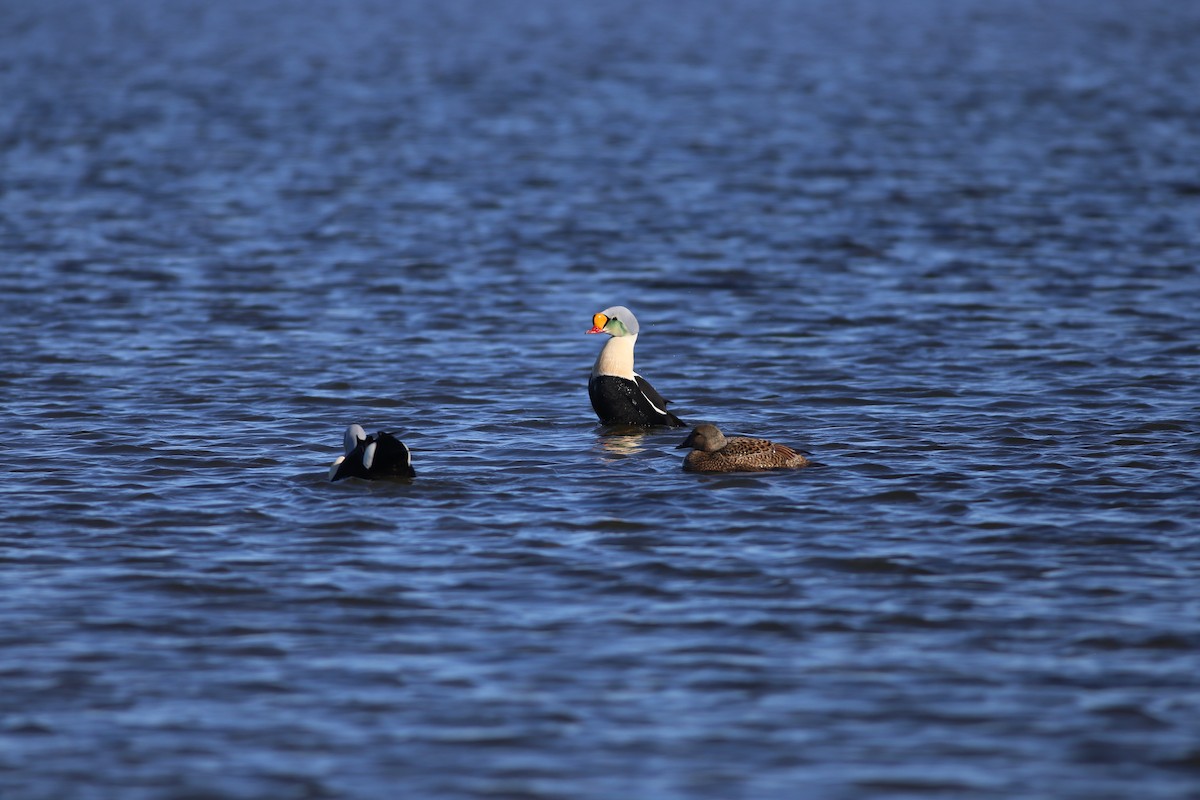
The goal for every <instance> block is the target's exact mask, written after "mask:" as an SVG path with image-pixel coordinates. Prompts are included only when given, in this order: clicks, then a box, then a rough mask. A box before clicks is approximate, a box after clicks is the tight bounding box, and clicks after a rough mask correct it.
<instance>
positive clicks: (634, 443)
mask: <svg viewBox="0 0 1200 800" xmlns="http://www.w3.org/2000/svg"><path fill="white" fill-rule="evenodd" d="M650 434H651V431H649V430H647V429H645V428H638V427H635V426H632V425H610V426H607V427H604V428H603V429H602V430H601V431H600V432H599V433H598V434H597V435H596V446H597V447H599V448H600V450H602V451H603V452H604V453H605V454H607V455H609V456H611V457H612V458H610V459H608V460H610V461H611V460H613V459H615V458H627V457H629V456H632V455H636V454H638V453H641V452H643V451H644V450H645V449H646V442H647V437H648V436H650ZM661 435H662V433H661V432H657V433H656V437H659V436H661Z"/></svg>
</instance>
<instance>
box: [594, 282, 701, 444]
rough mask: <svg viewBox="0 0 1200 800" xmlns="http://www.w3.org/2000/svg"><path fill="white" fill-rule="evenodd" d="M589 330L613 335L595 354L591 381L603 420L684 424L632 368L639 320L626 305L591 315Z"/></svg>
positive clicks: (596, 404) (596, 408)
mask: <svg viewBox="0 0 1200 800" xmlns="http://www.w3.org/2000/svg"><path fill="white" fill-rule="evenodd" d="M588 333H607V334H608V335H609V336H610V337H611V338H610V339H609V340H608V341H607V342H605V343H604V347H603V348H602V349H601V350H600V355H598V356H597V357H596V364H595V365H594V366H593V367H592V377H591V379H590V380H589V381H588V397H590V398H591V399H592V408H593V409H594V410H595V411H596V416H597V417H599V418H600V421H601V422H602V423H604V424H605V425H638V426H641V427H649V426H651V425H668V426H670V427H672V428H680V427H683V422H682V421H680V419H679V417H677V416H675V415H674V414H672V413H671V412H670V411H667V401H666V400H664V399H663V396H662V395H661V394H659V393H658V392H656V391H654V387H653V386H651V385H650V382H649V381H647V380H646V379H645V378H643V377H642V376H641V375H638V374H637V373H636V372H634V371H633V344H634V342H636V341H637V335H638V321H637V317H635V316H633V312H632V311H630V310H629V309H628V308H626V307H625V306H613V307H612V308H606V309H604V310H603V311H601V312H600V313H599V314H596V315H595V316H593V317H592V329H591V330H590V331H588Z"/></svg>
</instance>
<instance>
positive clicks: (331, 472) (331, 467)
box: [329, 456, 346, 480]
mask: <svg viewBox="0 0 1200 800" xmlns="http://www.w3.org/2000/svg"><path fill="white" fill-rule="evenodd" d="M345 460H346V457H345V456H338V457H337V458H336V459H334V461H333V463H332V464H330V465H329V480H333V478H334V476H335V475H337V470H338V467H340V466H341V465H342V462H343V461H345Z"/></svg>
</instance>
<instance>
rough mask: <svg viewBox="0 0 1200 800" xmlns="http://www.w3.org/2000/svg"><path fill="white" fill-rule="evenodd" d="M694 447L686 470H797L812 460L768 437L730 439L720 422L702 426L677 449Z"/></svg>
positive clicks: (685, 464) (687, 461)
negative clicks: (722, 430)
mask: <svg viewBox="0 0 1200 800" xmlns="http://www.w3.org/2000/svg"><path fill="white" fill-rule="evenodd" d="M685 447H691V448H693V450H692V452H690V453H688V454H687V456H686V457H685V458H684V459H683V469H684V471H686V472H760V471H762V470H767V469H795V468H796V467H805V466H808V465H809V464H810V463H811V462H810V461H809V460H808V459H807V458H805V457H804V456H802V455H800V454H799V453H797V452H796V451H795V450H793V449H792V448H790V447H788V446H786V445H782V444H775V443H774V442H771V441H768V440H766V439H745V438H742V437H740V436H735V437H734V438H732V439H726V438H725V434H723V433H721V431H720V429H718V428H717V426H716V425H708V424H705V425H698V426H696V429H695V430H693V431H692V432H691V434H690V435H689V436H688V437H687V438H686V439H684V440H683V444H681V445H679V447H677V448H675V449H676V450H682V449H683V448H685Z"/></svg>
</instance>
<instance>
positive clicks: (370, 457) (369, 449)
mask: <svg viewBox="0 0 1200 800" xmlns="http://www.w3.org/2000/svg"><path fill="white" fill-rule="evenodd" d="M375 444H376V443H375V442H371V443H370V444H369V445H367V446H366V448H365V449H364V450H363V469H370V468H371V464H373V463H374V462H375Z"/></svg>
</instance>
